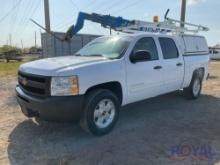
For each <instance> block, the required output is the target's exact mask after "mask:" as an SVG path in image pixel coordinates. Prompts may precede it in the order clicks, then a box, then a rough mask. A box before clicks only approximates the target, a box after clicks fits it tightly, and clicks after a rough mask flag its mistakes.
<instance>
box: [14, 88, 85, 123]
mask: <svg viewBox="0 0 220 165" xmlns="http://www.w3.org/2000/svg"><path fill="white" fill-rule="evenodd" d="M15 91H16V95H17V101H18V103H19V105H20V107H21V110H22V112H23V114H24V115H25V116H27V117H39V118H41V119H43V120H46V121H61V122H69V121H78V120H79V119H80V117H81V114H82V108H83V100H84V96H82V95H81V96H59V97H47V98H39V97H34V96H30V95H27V94H26V93H24V92H23V91H22V89H21V88H20V87H19V86H16V88H15Z"/></svg>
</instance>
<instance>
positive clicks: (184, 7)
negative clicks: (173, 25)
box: [180, 0, 186, 27]
mask: <svg viewBox="0 0 220 165" xmlns="http://www.w3.org/2000/svg"><path fill="white" fill-rule="evenodd" d="M185 18H186V0H182V6H181V17H180V21H181V22H185ZM180 27H184V24H183V23H181V24H180Z"/></svg>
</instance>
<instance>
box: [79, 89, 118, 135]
mask: <svg viewBox="0 0 220 165" xmlns="http://www.w3.org/2000/svg"><path fill="white" fill-rule="evenodd" d="M119 108H120V105H119V101H118V98H117V97H116V95H115V94H114V93H113V92H111V91H109V90H105V89H98V90H94V91H91V92H89V94H88V95H87V99H86V103H85V107H84V114H83V116H82V119H81V122H80V124H81V126H82V128H83V129H84V130H86V131H87V132H90V133H92V134H94V135H96V136H101V135H105V134H107V133H109V132H110V131H111V130H112V129H113V127H114V126H115V124H116V122H117V120H118V116H119Z"/></svg>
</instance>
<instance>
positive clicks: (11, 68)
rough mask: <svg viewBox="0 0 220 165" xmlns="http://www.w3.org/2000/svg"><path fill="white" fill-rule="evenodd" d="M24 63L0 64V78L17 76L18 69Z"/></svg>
mask: <svg viewBox="0 0 220 165" xmlns="http://www.w3.org/2000/svg"><path fill="white" fill-rule="evenodd" d="M23 63H24V62H9V63H6V62H0V76H8V75H12V76H15V75H17V72H18V68H19V66H20V65H21V64H23Z"/></svg>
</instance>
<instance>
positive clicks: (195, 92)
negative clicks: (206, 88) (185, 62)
mask: <svg viewBox="0 0 220 165" xmlns="http://www.w3.org/2000/svg"><path fill="white" fill-rule="evenodd" d="M201 90H202V80H201V78H200V77H199V76H197V75H195V76H194V77H193V79H192V81H191V83H190V86H189V87H188V88H185V89H184V94H185V96H186V98H188V99H197V98H198V97H199V96H200V94H201Z"/></svg>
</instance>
